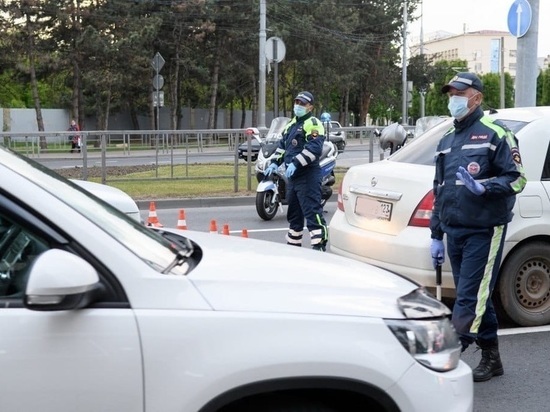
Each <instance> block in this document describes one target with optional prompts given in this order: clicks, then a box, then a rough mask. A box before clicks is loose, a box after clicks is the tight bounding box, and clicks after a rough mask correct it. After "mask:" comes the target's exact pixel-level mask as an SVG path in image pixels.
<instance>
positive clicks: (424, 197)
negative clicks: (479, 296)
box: [329, 107, 550, 326]
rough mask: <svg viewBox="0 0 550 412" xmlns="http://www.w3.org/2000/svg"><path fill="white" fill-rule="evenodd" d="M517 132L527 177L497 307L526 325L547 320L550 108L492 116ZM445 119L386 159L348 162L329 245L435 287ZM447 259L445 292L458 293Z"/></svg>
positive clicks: (505, 258)
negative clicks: (436, 204) (434, 225)
mask: <svg viewBox="0 0 550 412" xmlns="http://www.w3.org/2000/svg"><path fill="white" fill-rule="evenodd" d="M490 116H491V117H494V118H497V119H501V120H502V121H503V122H504V123H505V124H506V125H507V126H508V127H509V128H510V129H511V130H512V131H514V132H515V133H516V136H517V138H518V141H519V149H520V153H521V157H522V161H523V165H524V168H525V173H526V176H527V180H528V182H527V185H526V187H525V189H524V191H523V192H522V193H521V194H519V195H518V196H517V198H516V204H515V207H514V218H513V220H512V222H511V223H510V224H509V225H508V231H507V236H506V243H505V246H504V253H503V263H502V266H501V270H500V275H499V281H498V284H497V290H496V293H495V295H496V297H497V298H498V299H497V307H500V311H501V312H502V310H503V311H504V312H505V314H506V315H508V316H509V317H510V318H511V319H512V320H513V321H515V322H516V323H518V324H519V325H523V326H536V325H544V324H548V323H550V199H549V193H550V152H549V147H550V107H535V108H514V109H504V110H498V111H497V112H496V113H492V114H490ZM452 121H453V120H452V119H451V118H449V119H446V120H444V121H443V122H441V123H439V124H438V125H436V126H434V127H433V128H431V129H429V130H428V131H427V132H426V133H424V134H423V135H421V136H419V137H416V138H415V139H414V140H413V141H412V142H410V143H408V144H407V145H405V146H404V147H403V148H402V149H400V150H399V151H397V152H396V153H395V154H394V155H393V156H390V157H389V158H387V159H385V160H383V161H379V162H375V163H370V164H365V165H359V166H354V167H352V168H350V169H349V170H348V171H347V173H346V175H345V177H344V179H343V181H342V185H341V187H340V192H339V195H338V210H337V211H336V213H335V214H334V216H333V218H332V219H331V221H330V223H329V231H330V250H331V251H332V252H334V253H336V254H339V255H343V256H347V257H351V258H354V259H357V260H361V261H363V262H367V263H371V264H373V265H376V266H379V267H383V268H386V269H389V270H392V271H394V272H396V273H399V274H402V275H404V276H406V277H408V278H410V279H412V280H415V281H417V282H419V283H420V284H422V285H424V286H426V287H430V288H435V287H436V278H435V272H434V269H433V267H432V259H431V257H430V242H431V239H430V230H429V219H430V216H431V211H432V205H433V194H432V187H433V179H434V166H433V164H434V162H433V160H434V156H435V151H436V146H437V143H438V141H439V139H440V138H441V137H442V135H443V133H444V132H445V131H446V130H448V128H449V127H450V126H451V125H452ZM448 261H449V259H448V258H447V259H446V263H445V265H444V266H443V294H444V295H453V294H454V284H453V279H452V275H451V273H450V266H449V263H448Z"/></svg>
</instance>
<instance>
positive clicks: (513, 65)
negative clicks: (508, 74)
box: [508, 63, 517, 71]
mask: <svg viewBox="0 0 550 412" xmlns="http://www.w3.org/2000/svg"><path fill="white" fill-rule="evenodd" d="M508 69H509V70H510V71H516V69H517V63H510V64H509V65H508Z"/></svg>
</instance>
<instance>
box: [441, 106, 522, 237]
mask: <svg viewBox="0 0 550 412" xmlns="http://www.w3.org/2000/svg"><path fill="white" fill-rule="evenodd" d="M435 165H436V173H435V179H434V195H435V203H434V210H433V214H432V218H431V222H430V228H431V231H432V238H434V239H442V238H443V232H449V231H451V230H452V229H453V227H458V228H490V227H494V226H498V225H503V224H506V223H508V222H510V221H511V220H512V216H513V214H512V208H513V206H514V203H515V200H516V196H515V195H516V194H517V193H520V192H521V191H522V190H523V188H524V187H525V183H526V179H525V175H524V172H523V166H522V164H521V157H520V154H519V150H518V143H517V139H516V138H515V136H514V135H513V133H512V132H511V131H510V130H508V129H507V128H506V127H505V126H504V125H503V124H501V123H499V122H498V121H495V120H493V119H491V118H490V117H488V116H485V115H484V113H483V110H482V109H481V108H479V107H478V108H477V109H476V110H475V111H474V112H473V113H471V114H470V115H469V116H467V117H466V118H465V119H463V120H462V121H460V122H459V121H456V120H455V123H454V127H453V128H451V129H450V130H449V131H448V132H447V133H446V134H445V135H444V136H443V138H442V139H441V141H440V142H439V145H438V146H437V152H436V157H435ZM459 166H462V167H464V168H465V169H466V170H468V172H469V173H470V174H471V175H472V177H473V178H474V179H475V180H476V181H477V182H479V183H481V184H482V185H483V186H485V189H486V191H485V193H484V194H483V195H481V196H478V195H475V194H473V193H471V192H470V191H469V190H468V188H466V187H465V186H464V185H463V184H462V182H461V181H460V180H459V179H458V178H457V177H456V172H457V171H458V167H459Z"/></svg>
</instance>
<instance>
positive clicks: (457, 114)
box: [447, 93, 477, 119]
mask: <svg viewBox="0 0 550 412" xmlns="http://www.w3.org/2000/svg"><path fill="white" fill-rule="evenodd" d="M475 96H477V93H476V94H474V95H473V96H470V97H469V98H468V97H466V96H451V97H449V104H448V105H447V108H448V109H449V112H450V113H451V116H453V117H454V118H455V119H462V118H463V117H464V116H466V115H467V114H468V112H469V111H470V108H469V107H468V102H469V101H470V99H471V98H472V97H475Z"/></svg>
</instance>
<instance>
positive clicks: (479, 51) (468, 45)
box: [410, 30, 517, 77]
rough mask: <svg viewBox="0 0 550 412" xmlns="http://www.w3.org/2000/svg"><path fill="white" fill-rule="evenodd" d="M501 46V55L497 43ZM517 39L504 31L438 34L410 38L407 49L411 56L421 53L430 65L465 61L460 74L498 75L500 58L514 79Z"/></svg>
mask: <svg viewBox="0 0 550 412" xmlns="http://www.w3.org/2000/svg"><path fill="white" fill-rule="evenodd" d="M501 42H502V43H503V53H501V52H500V50H501V49H500V43H501ZM516 50H517V39H516V37H514V36H512V35H511V34H510V33H509V32H506V31H497V30H480V31H473V32H468V33H466V32H465V33H462V34H454V33H449V32H446V31H437V32H434V33H430V34H428V35H426V36H424V39H423V41H422V42H420V39H419V38H416V39H413V40H412V43H411V47H410V53H411V55H412V56H416V55H418V54H420V53H424V54H425V55H426V56H427V58H428V59H431V60H432V61H433V62H437V61H439V60H447V61H449V60H466V61H467V64H468V67H467V68H460V69H458V68H457V69H458V70H460V71H471V72H475V73H478V74H480V75H483V74H486V73H500V71H501V63H500V60H501V59H500V58H501V56H502V57H503V59H502V60H503V69H504V71H505V72H507V73H510V75H511V76H512V77H515V76H516Z"/></svg>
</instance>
